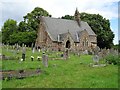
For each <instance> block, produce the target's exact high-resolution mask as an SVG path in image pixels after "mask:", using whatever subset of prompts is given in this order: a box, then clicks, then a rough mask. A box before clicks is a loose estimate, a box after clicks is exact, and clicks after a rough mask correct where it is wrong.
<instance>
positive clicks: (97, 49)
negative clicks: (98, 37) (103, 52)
mask: <svg viewBox="0 0 120 90" xmlns="http://www.w3.org/2000/svg"><path fill="white" fill-rule="evenodd" d="M93 51H94V55H98V53H99V51H100V48H99V47H98V46H96V47H95V48H94V50H93Z"/></svg>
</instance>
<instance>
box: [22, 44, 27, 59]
mask: <svg viewBox="0 0 120 90" xmlns="http://www.w3.org/2000/svg"><path fill="white" fill-rule="evenodd" d="M25 54H26V46H23V49H22V59H23V61H25Z"/></svg>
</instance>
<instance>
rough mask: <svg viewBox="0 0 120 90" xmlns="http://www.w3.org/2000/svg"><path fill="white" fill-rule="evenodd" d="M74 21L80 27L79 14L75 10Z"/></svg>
mask: <svg viewBox="0 0 120 90" xmlns="http://www.w3.org/2000/svg"><path fill="white" fill-rule="evenodd" d="M74 19H75V20H76V21H77V23H78V25H79V26H80V22H81V19H80V13H79V11H78V9H77V8H76V10H75V14H74Z"/></svg>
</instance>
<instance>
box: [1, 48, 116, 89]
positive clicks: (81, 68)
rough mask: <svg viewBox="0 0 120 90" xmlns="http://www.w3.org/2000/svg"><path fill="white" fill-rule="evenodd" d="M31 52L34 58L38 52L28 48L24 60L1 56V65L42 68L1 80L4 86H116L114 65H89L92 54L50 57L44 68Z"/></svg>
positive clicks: (4, 51) (18, 67) (7, 53)
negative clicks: (47, 64) (28, 74)
mask: <svg viewBox="0 0 120 90" xmlns="http://www.w3.org/2000/svg"><path fill="white" fill-rule="evenodd" d="M3 54H5V55H8V56H11V55H13V56H16V57H18V56H19V57H21V53H19V54H15V55H14V54H13V53H10V52H7V51H6V49H5V50H3ZM31 55H32V56H34V57H35V58H36V57H37V56H38V55H41V54H40V53H38V52H35V53H34V54H32V51H30V50H28V51H27V53H26V61H24V62H22V63H19V60H3V61H2V69H3V70H19V69H31V68H32V69H36V68H38V67H40V68H41V69H42V70H44V71H45V72H44V73H41V74H40V75H38V76H32V77H27V78H24V79H12V80H8V81H7V80H3V81H2V87H3V88H118V66H117V65H108V66H106V67H96V68H93V67H89V64H90V63H92V56H90V55H82V56H80V57H78V56H74V55H70V58H69V59H68V60H49V61H48V63H49V66H48V68H46V67H44V66H43V65H42V61H37V59H35V60H34V61H31V60H30V56H31ZM49 56H50V57H51V56H52V55H49ZM53 56H54V55H53ZM55 64H56V66H54V65H55Z"/></svg>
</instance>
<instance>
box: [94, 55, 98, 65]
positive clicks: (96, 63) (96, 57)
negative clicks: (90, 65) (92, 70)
mask: <svg viewBox="0 0 120 90" xmlns="http://www.w3.org/2000/svg"><path fill="white" fill-rule="evenodd" d="M93 62H94V64H95V65H98V64H99V56H98V55H94V56H93Z"/></svg>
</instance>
